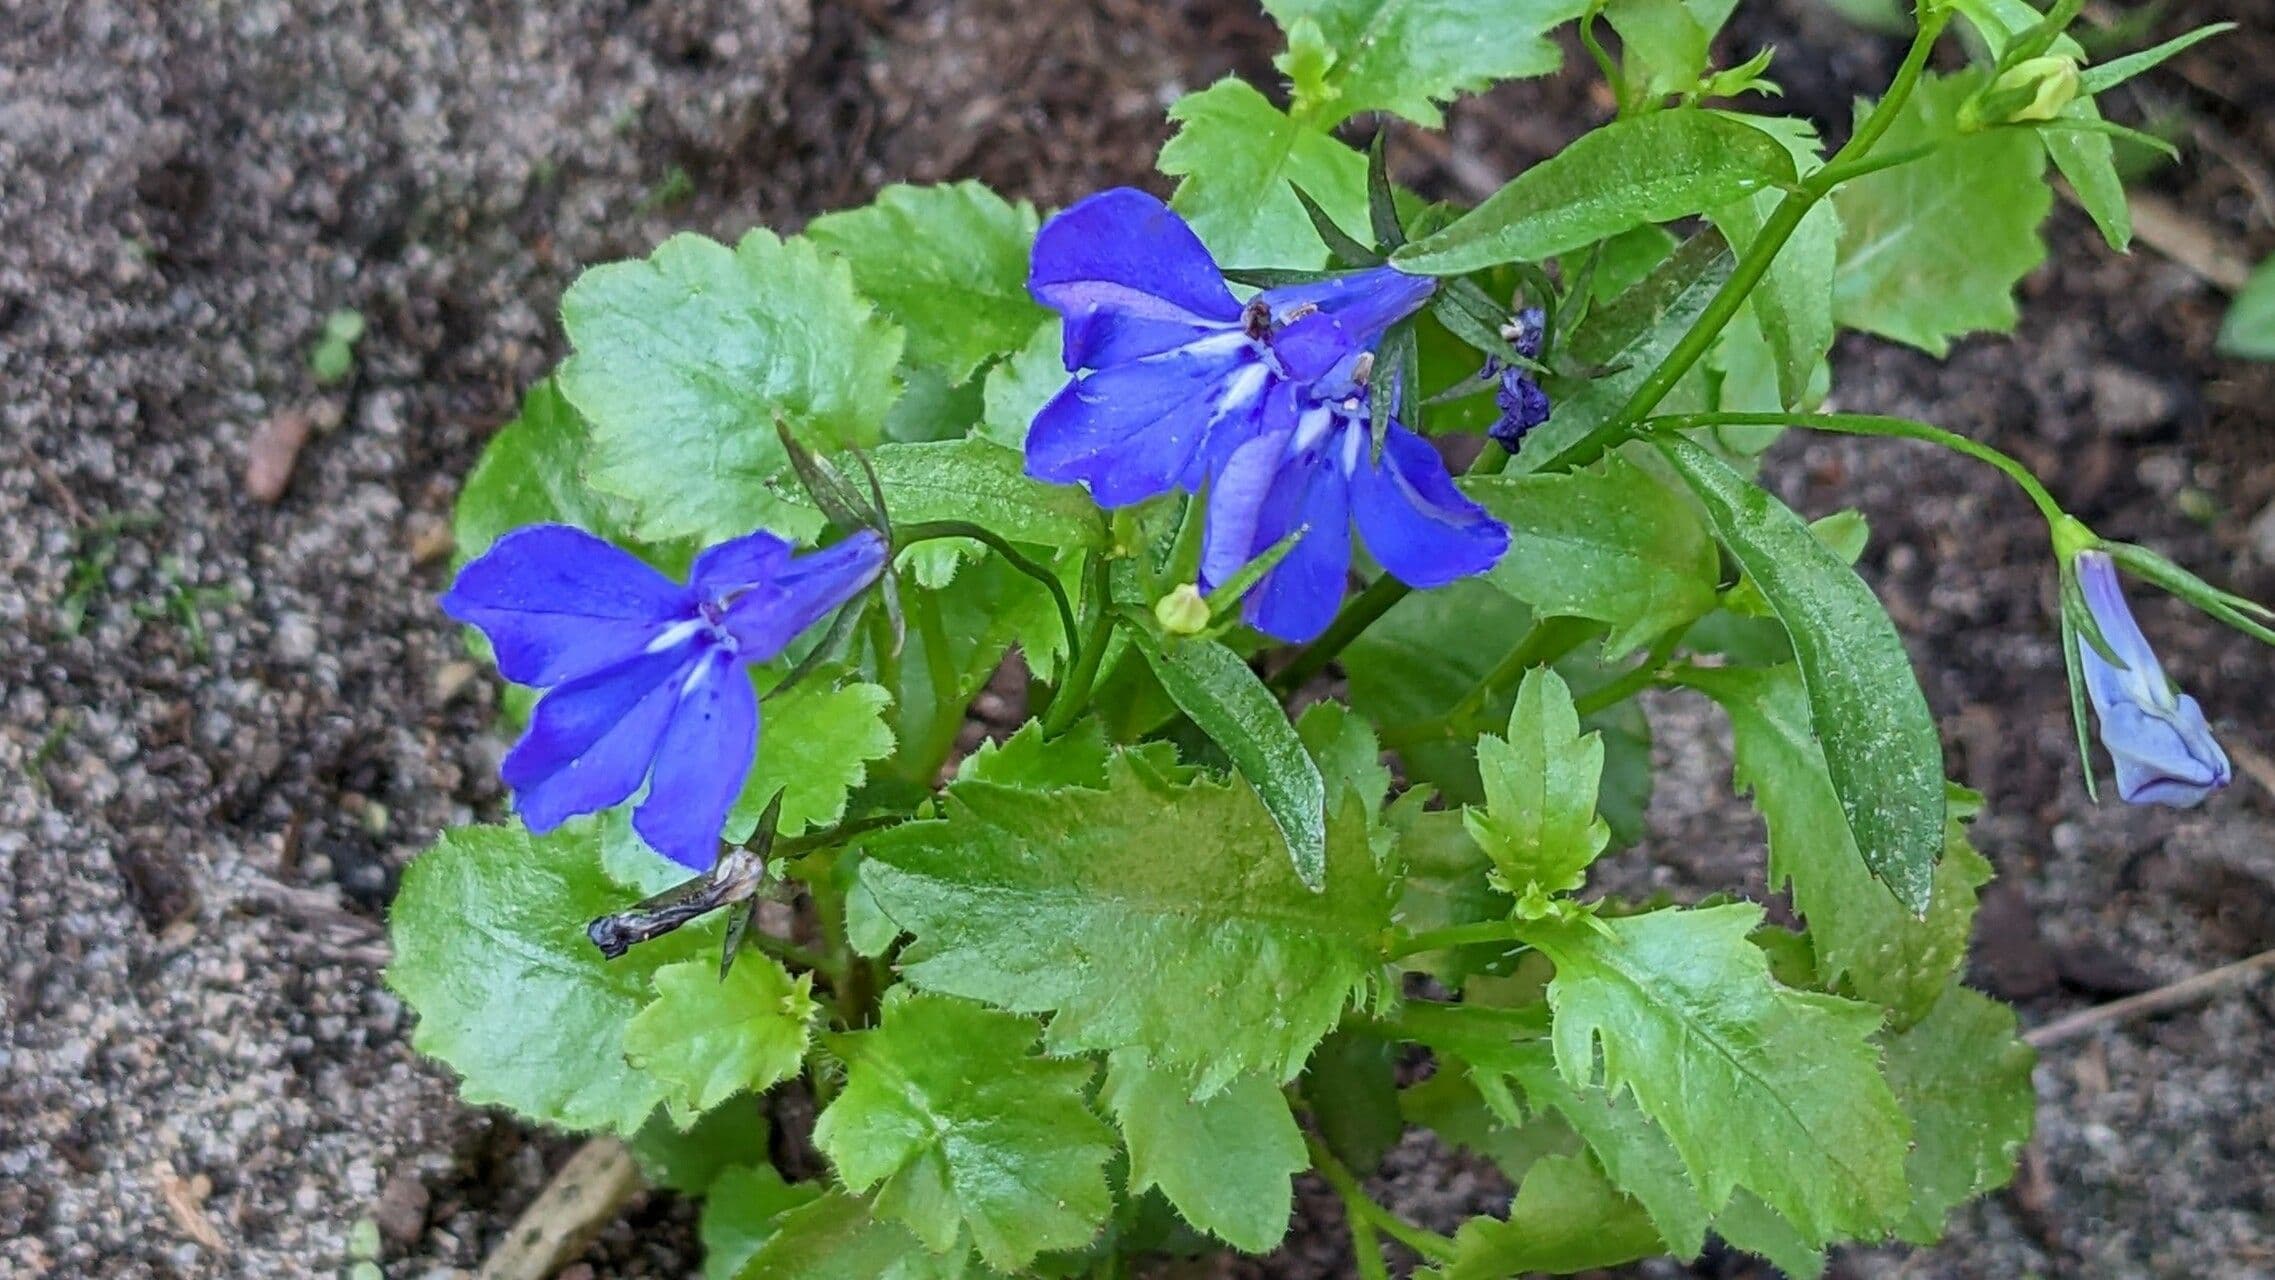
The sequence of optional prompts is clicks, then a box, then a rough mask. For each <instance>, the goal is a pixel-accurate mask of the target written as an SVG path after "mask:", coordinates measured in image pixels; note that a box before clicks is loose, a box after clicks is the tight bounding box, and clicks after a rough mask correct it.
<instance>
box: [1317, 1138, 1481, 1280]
mask: <svg viewBox="0 0 2275 1280" xmlns="http://www.w3.org/2000/svg"><path fill="white" fill-rule="evenodd" d="M1304 1144H1305V1145H1306V1146H1308V1147H1309V1148H1310V1149H1311V1162H1312V1164H1313V1165H1314V1166H1316V1167H1317V1168H1318V1170H1319V1176H1320V1177H1322V1178H1325V1179H1326V1180H1327V1185H1328V1186H1330V1187H1333V1188H1334V1189H1335V1194H1336V1195H1337V1196H1338V1197H1340V1198H1341V1199H1342V1201H1343V1217H1344V1219H1345V1220H1346V1221H1348V1222H1349V1224H1350V1227H1351V1250H1352V1252H1353V1253H1355V1254H1357V1255H1358V1264H1359V1274H1360V1275H1362V1276H1380V1277H1383V1280H1388V1277H1389V1275H1390V1270H1389V1268H1388V1267H1386V1266H1385V1265H1384V1264H1383V1261H1382V1242H1381V1240H1380V1238H1379V1237H1378V1236H1377V1235H1376V1232H1377V1231H1380V1232H1382V1233H1384V1234H1387V1235H1389V1236H1390V1237H1391V1238H1392V1239H1394V1240H1396V1241H1398V1242H1399V1243H1400V1244H1402V1245H1405V1246H1406V1247H1407V1248H1409V1249H1412V1250H1413V1251H1414V1252H1416V1253H1418V1254H1421V1255H1422V1256H1423V1257H1425V1258H1428V1259H1430V1260H1431V1261H1433V1262H1451V1261H1453V1258H1454V1244H1453V1240H1452V1238H1451V1237H1448V1236H1442V1235H1439V1234H1438V1233H1437V1232H1435V1231H1429V1230H1425V1229H1423V1228H1421V1227H1417V1226H1415V1225H1414V1224H1412V1223H1410V1222H1408V1221H1406V1220H1405V1219H1404V1218H1401V1217H1399V1216H1398V1215H1397V1214H1395V1213H1392V1212H1391V1211H1390V1210H1388V1209H1386V1208H1384V1207H1382V1206H1381V1205H1379V1204H1376V1203H1375V1202H1374V1198H1373V1197H1371V1196H1369V1195H1368V1194H1367V1193H1366V1189H1365V1188H1364V1187H1361V1186H1360V1185H1359V1180H1358V1179H1357V1178H1356V1177H1354V1176H1353V1175H1352V1173H1351V1171H1350V1170H1349V1169H1347V1168H1345V1167H1344V1165H1343V1162H1342V1161H1341V1160H1338V1159H1336V1158H1335V1153H1334V1152H1332V1151H1330V1150H1328V1149H1327V1144H1326V1143H1324V1142H1322V1141H1320V1140H1319V1138H1318V1136H1317V1135H1316V1134H1305V1135H1304ZM1370 1264H1372V1265H1370Z"/></svg>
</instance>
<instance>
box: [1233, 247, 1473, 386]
mask: <svg viewBox="0 0 2275 1280" xmlns="http://www.w3.org/2000/svg"><path fill="white" fill-rule="evenodd" d="M1437 287H1438V282H1437V281H1435V280H1433V279H1431V278H1430V277H1428V276H1416V275H1408V274H1407V273H1405V272H1403V271H1400V270H1399V269H1397V268H1396V267H1375V268H1372V269H1370V270H1366V271H1356V272H1352V273H1351V274H1349V275H1342V276H1332V277H1329V278H1328V279H1325V280H1316V281H1312V282H1309V283H1306V284H1299V285H1286V286H1282V287H1280V288H1276V289H1268V290H1266V291H1264V293H1263V294H1262V295H1260V296H1262V298H1263V299H1264V301H1265V302H1266V303H1267V304H1268V305H1270V307H1271V308H1272V315H1273V316H1274V318H1275V319H1277V318H1280V317H1287V316H1290V315H1291V314H1292V313H1295V312H1306V314H1302V315H1295V316H1294V317H1293V318H1292V319H1289V320H1288V321H1287V323H1286V324H1285V325H1284V326H1282V327H1281V328H1279V329H1278V330H1277V331H1276V332H1275V333H1273V335H1272V350H1273V351H1274V352H1275V353H1276V354H1278V356H1279V357H1280V363H1281V364H1282V366H1284V367H1285V368H1286V369H1287V371H1288V376H1289V377H1291V378H1294V379H1296V380H1297V381H1299V382H1308V381H1311V380H1313V379H1315V378H1319V377H1322V376H1324V375H1325V374H1326V373H1327V372H1328V371H1329V370H1330V369H1333V368H1334V367H1335V366H1336V365H1338V364H1340V363H1342V362H1343V360H1344V359H1345V358H1347V357H1349V356H1352V355H1355V354H1357V353H1358V352H1361V351H1364V350H1366V349H1367V348H1369V347H1372V346H1373V345H1374V344H1375V343H1376V342H1378V341H1380V340H1381V338H1382V335H1383V333H1384V331H1386V330H1388V329H1389V328H1390V326H1392V325H1394V324H1396V323H1398V322H1399V321H1400V320H1403V319H1405V318H1406V317H1407V316H1410V315H1412V314H1414V312H1415V311H1416V310H1418V309H1419V308H1420V307H1421V306H1422V304H1423V303H1425V302H1428V301H1429V300H1430V294H1431V293H1432V292H1433V291H1435V290H1436V289H1437Z"/></svg>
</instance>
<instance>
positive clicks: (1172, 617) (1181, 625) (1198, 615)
mask: <svg viewBox="0 0 2275 1280" xmlns="http://www.w3.org/2000/svg"><path fill="white" fill-rule="evenodd" d="M1153 617H1154V620H1155V621H1157V622H1159V623H1160V624H1161V629H1162V630H1163V631H1166V632H1168V633H1169V634H1170V635H1173V636H1190V635H1198V634H1200V632H1201V629H1202V628H1203V627H1206V626H1208V625H1209V602H1208V601H1206V600H1204V599H1202V598H1201V589H1200V588H1199V587H1196V586H1194V585H1193V584H1192V583H1190V582H1188V583H1186V584H1185V585H1184V586H1181V587H1179V588H1177V589H1176V590H1175V591H1172V592H1170V593H1169V594H1168V595H1165V596H1163V597H1161V598H1160V599H1159V600H1156V601H1154V602H1153Z"/></svg>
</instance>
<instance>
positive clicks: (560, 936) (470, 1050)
mask: <svg viewBox="0 0 2275 1280" xmlns="http://www.w3.org/2000/svg"><path fill="white" fill-rule="evenodd" d="M626 905H628V904H627V901H626V896H625V893H624V891H623V890H622V889H619V888H617V887H616V885H615V883H614V882H613V881H611V880H609V878H608V877H607V876H606V875H604V874H602V872H601V868H600V838H599V833H598V830H597V828H596V827H595V826H594V824H592V823H589V822H584V823H575V824H572V825H570V826H566V827H563V828H561V829H560V830H558V831H555V832H553V833H551V834H549V835H547V836H544V837H542V838H538V837H533V836H531V835H530V834H529V833H528V832H527V831H524V830H522V829H521V828H520V827H454V828H452V829H450V830H448V831H445V832H443V833H442V836H441V837H440V838H439V839H437V840H436V841H435V844H434V847H433V848H431V849H429V850H427V851H426V852H425V853H423V854H421V855H420V856H419V857H418V858H417V859H416V860H414V861H413V862H412V863H411V865H410V866H409V868H407V869H406V870H405V871H404V872H403V885H402V888H401V890H400V891H398V892H397V894H396V897H395V906H394V910H393V911H392V912H391V913H390V915H389V921H388V923H389V929H390V932H391V934H392V936H393V939H394V946H395V962H394V964H392V965H390V966H389V967H388V970H387V984H388V986H389V987H391V988H392V989H393V990H394V992H395V994H397V995H399V996H401V997H402V998H403V1000H404V1002H405V1003H407V1004H409V1005H410V1006H411V1008H412V1009H413V1010H415V1011H416V1012H417V1013H418V1015H419V1024H418V1027H417V1029H416V1030H414V1031H413V1032H412V1033H411V1047H413V1048H415V1049H417V1050H418V1051H419V1052H421V1053H424V1054H426V1055H428V1056H429V1057H434V1058H440V1059H442V1060H443V1061H444V1062H446V1063H449V1064H450V1066H451V1067H452V1068H453V1069H454V1070H456V1071H457V1072H458V1073H459V1075H460V1076H461V1077H462V1079H461V1081H460V1084H459V1095H460V1096H461V1097H463V1098H464V1099H465V1100H466V1101H467V1102H468V1103H470V1104H472V1105H475V1106H483V1105H487V1104H497V1105H500V1106H505V1107H511V1108H512V1109H513V1110H515V1111H517V1112H520V1113H521V1114H522V1115H525V1116H528V1117H530V1118H532V1119H536V1120H543V1121H546V1122H547V1123H550V1124H556V1125H559V1126H561V1127H562V1128H565V1129H612V1130H614V1131H616V1132H618V1133H624V1134H629V1133H632V1132H634V1131H636V1130H638V1129H639V1127H640V1124H641V1122H642V1121H643V1120H645V1119H647V1116H648V1113H649V1112H650V1111H653V1110H654V1109H655V1108H656V1104H658V1103H660V1102H662V1101H663V1099H664V1095H665V1093H666V1090H665V1088H664V1086H663V1084H662V1083H661V1082H660V1081H658V1080H656V1079H655V1078H653V1077H651V1076H649V1075H647V1074H645V1073H644V1072H640V1071H636V1070H634V1069H633V1068H632V1066H631V1065H630V1064H629V1063H627V1062H625V1060H624V1029H625V1026H626V1024H628V1023H630V1022H631V1021H632V1019H633V1017H634V1016H635V1015H636V1014H638V1013H639V1012H640V1010H641V1009H642V1008H643V1007H645V1006H646V1005H647V1003H648V984H649V979H650V978H651V977H652V976H653V975H654V974H655V972H656V970H657V969H659V968H661V967H662V966H664V965H666V964H669V963H671V962H673V961H675V960H682V959H686V958H688V957H690V956H697V955H704V954H710V955H713V956H715V955H716V954H717V949H718V935H717V933H716V931H715V930H710V929H705V928H688V929H682V930H680V931H679V932H677V933H673V934H668V935H666V936H664V937H662V938H659V939H657V940H656V941H654V942H651V943H648V944H646V945H645V946H642V947H639V948H637V949H635V950H634V951H633V952H632V953H631V954H630V955H628V956H626V957H624V958H623V959H621V960H617V961H614V962H610V961H606V960H603V959H601V956H600V951H599V949H598V948H596V947H594V946H593V945H592V942H591V940H590V939H588V938H586V937H585V922H586V921H589V920H591V919H593V918H594V917H595V916H600V915H605V914H607V913H608V912H611V911H617V910H621V909H622V908H623V907H625V906H626Z"/></svg>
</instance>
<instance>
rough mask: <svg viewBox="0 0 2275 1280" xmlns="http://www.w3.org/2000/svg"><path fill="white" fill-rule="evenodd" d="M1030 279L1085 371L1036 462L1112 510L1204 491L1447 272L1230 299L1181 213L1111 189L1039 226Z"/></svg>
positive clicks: (1378, 273)
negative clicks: (1061, 323)
mask: <svg viewBox="0 0 2275 1280" xmlns="http://www.w3.org/2000/svg"><path fill="white" fill-rule="evenodd" d="M1027 287H1028V290H1029V291H1030V292H1031V293H1033V294H1034V295H1035V298H1036V300H1037V301H1039V302H1041V303H1042V304H1043V305H1044V306H1047V307H1050V308H1051V309H1052V310H1054V311H1057V312H1058V313H1059V314H1060V315H1061V316H1063V317H1064V319H1065V330H1064V343H1063V345H1064V348H1065V358H1066V368H1067V371H1068V372H1069V373H1073V374H1075V375H1076V377H1075V378H1074V380H1073V381H1071V382H1069V383H1068V384H1067V386H1066V388H1065V389H1064V390H1062V391H1060V392H1059V393H1058V394H1057V395H1056V396H1054V397H1052V398H1051V400H1050V402H1049V403H1047V404H1045V405H1044V406H1043V408H1042V410H1041V411H1040V412H1038V413H1037V414H1036V415H1035V421H1034V424H1033V426H1032V427H1031V428H1030V430H1029V432H1028V436H1027V472H1028V474H1029V475H1032V476H1034V477H1036V478H1037V479H1040V480H1048V481H1051V482H1052V483H1055V484H1074V483H1083V484H1087V485H1089V486H1090V492H1091V495H1092V496H1093V497H1095V498H1097V500H1098V501H1099V503H1100V504H1102V505H1104V506H1108V507H1123V506H1128V505H1130V504H1132V503H1136V502H1143V501H1144V500H1146V499H1148V498H1152V497H1156V496H1158V495H1160V494H1163V493H1168V492H1170V491H1171V490H1175V489H1183V490H1186V491H1192V490H1197V489H1199V488H1200V487H1201V485H1202V484H1203V482H1205V481H1206V480H1207V479H1208V477H1210V476H1212V475H1214V474H1215V473H1216V472H1217V470H1218V469H1219V468H1221V467H1222V466H1223V465H1224V464H1225V462H1226V460H1227V459H1229V458H1230V457H1231V456H1232V453H1233V451H1234V450H1236V449H1238V448H1239V447H1241V446H1242V445H1243V444H1246V443H1247V442H1248V441H1250V440H1252V439H1254V438H1255V437H1257V436H1258V435H1261V434H1264V433H1265V432H1267V431H1272V430H1287V429H1290V428H1292V427H1293V425H1294V418H1293V414H1294V411H1295V403H1296V397H1295V395H1294V394H1293V391H1292V388H1293V387H1295V386H1300V385H1302V384H1305V383H1309V382H1312V381H1315V380H1317V379H1319V378H1321V377H1323V376H1325V375H1326V374H1328V373H1329V372H1330V371H1332V370H1333V369H1335V368H1336V367H1337V366H1338V365H1341V364H1343V363H1344V362H1345V361H1346V360H1347V359H1348V358H1349V357H1350V356H1352V355H1353V354H1355V353H1357V352H1359V351H1363V350H1365V349H1366V348H1367V347H1370V346H1372V345H1373V344H1374V343H1375V342H1377V341H1378V340H1380V338H1381V337H1382V334H1383V331H1384V330H1385V329H1387V328H1389V327H1390V326H1391V325H1393V324H1395V323H1397V322H1398V321H1399V320H1400V319H1402V318H1404V317H1405V316H1407V315H1410V314H1412V313H1413V312H1414V311H1415V310H1416V309H1417V308H1419V307H1420V306H1421V305H1422V304H1423V303H1424V302H1426V301H1428V299H1429V296H1430V293H1431V291H1432V290H1433V289H1435V288H1436V287H1437V286H1436V282H1435V281H1432V280H1430V279H1428V278H1426V277H1422V276H1412V275H1408V274H1406V273H1405V272H1403V271H1398V270H1395V269H1393V268H1390V267H1376V268H1373V269H1370V270H1365V271H1355V272H1351V273H1349V274H1347V275H1342V276H1334V277H1330V278H1328V279H1325V280H1320V281H1315V282H1311V283H1305V284H1298V285H1288V286H1284V287H1280V288H1273V289H1266V290H1264V291H1263V292H1262V293H1259V294H1257V295H1256V296H1255V297H1254V298H1252V299H1250V300H1249V301H1248V302H1247V303H1246V304H1243V303H1241V302H1240V300H1239V299H1237V298H1235V297H1233V295H1232V291H1231V289H1229V288H1228V287H1227V286H1226V284H1225V279H1224V274H1223V273H1222V272H1221V271H1219V270H1218V269H1217V264H1216V260H1215V259H1213V258H1211V257H1210V256H1209V251H1208V249H1207V248H1205V247H1204V246H1203V245H1202V244H1201V241H1200V238H1199V237H1198V236H1196V235H1194V234H1193V230H1192V228H1191V227H1188V226H1186V225H1185V221H1184V219H1182V218H1180V217H1178V216H1177V215H1176V213H1174V212H1172V211H1171V210H1170V208H1169V206H1167V205H1165V204H1163V203H1162V202H1161V201H1159V200H1157V199H1155V198H1154V197H1152V196H1150V195H1147V194H1146V193H1145V192H1142V191H1137V190H1133V189H1130V188H1126V187H1125V188H1117V189H1115V190H1112V191H1104V192H1100V193H1099V194H1097V195H1094V196H1091V197H1089V198H1088V199H1086V200H1083V201H1081V202H1080V203H1078V204H1076V205H1074V206H1073V207H1072V208H1069V209H1067V210H1066V211H1065V212H1063V213H1061V214H1059V215H1058V216H1057V217H1054V218H1052V219H1051V220H1050V222H1049V223H1048V224H1047V225H1045V226H1044V227H1043V229H1042V231H1041V233H1040V234H1038V235H1037V236H1036V237H1035V252H1034V262H1033V266H1032V268H1031V269H1030V271H1029V273H1028V280H1027Z"/></svg>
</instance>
